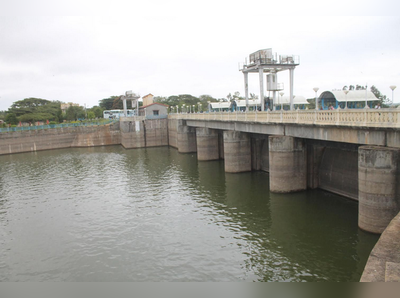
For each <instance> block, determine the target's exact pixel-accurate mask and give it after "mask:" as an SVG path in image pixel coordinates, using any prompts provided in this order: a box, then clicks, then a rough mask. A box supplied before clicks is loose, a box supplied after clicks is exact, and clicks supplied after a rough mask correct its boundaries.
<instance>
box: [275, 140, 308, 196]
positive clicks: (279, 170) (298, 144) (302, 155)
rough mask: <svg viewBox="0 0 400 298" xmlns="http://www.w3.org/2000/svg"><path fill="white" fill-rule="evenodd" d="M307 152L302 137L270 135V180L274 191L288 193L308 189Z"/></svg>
mask: <svg viewBox="0 0 400 298" xmlns="http://www.w3.org/2000/svg"><path fill="white" fill-rule="evenodd" d="M306 153H307V150H306V147H305V145H304V140H302V139H297V138H293V137H286V136H270V137H269V182H270V190H271V191H272V192H279V193H286V192H295V191H301V190H305V189H307V154H306Z"/></svg>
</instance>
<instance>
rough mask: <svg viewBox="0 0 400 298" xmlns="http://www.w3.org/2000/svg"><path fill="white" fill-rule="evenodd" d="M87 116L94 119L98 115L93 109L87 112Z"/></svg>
mask: <svg viewBox="0 0 400 298" xmlns="http://www.w3.org/2000/svg"><path fill="white" fill-rule="evenodd" d="M87 117H88V119H94V118H96V115H95V114H94V112H93V111H89V112H88V113H87Z"/></svg>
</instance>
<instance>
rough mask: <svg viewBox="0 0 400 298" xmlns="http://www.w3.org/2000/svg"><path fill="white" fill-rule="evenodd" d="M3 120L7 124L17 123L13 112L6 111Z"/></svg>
mask: <svg viewBox="0 0 400 298" xmlns="http://www.w3.org/2000/svg"><path fill="white" fill-rule="evenodd" d="M5 120H6V122H7V123H8V124H11V125H17V124H18V119H17V116H16V115H15V114H14V113H8V114H7V115H6V119H5Z"/></svg>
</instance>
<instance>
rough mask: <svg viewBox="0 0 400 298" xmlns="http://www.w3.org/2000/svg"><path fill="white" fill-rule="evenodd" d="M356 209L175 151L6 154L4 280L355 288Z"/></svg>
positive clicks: (0, 195) (0, 272)
mask: <svg viewBox="0 0 400 298" xmlns="http://www.w3.org/2000/svg"><path fill="white" fill-rule="evenodd" d="M377 240H378V236H376V235H372V234H369V233H365V232H363V231H361V230H359V229H358V227H357V202H355V201H351V200H348V199H345V198H343V197H340V196H337V195H334V194H331V193H328V192H324V191H320V190H313V191H306V192H300V193H295V194H273V193H270V192H269V186H268V173H265V172H251V173H242V174H228V173H225V172H224V162H223V161H222V160H221V161H212V162H198V161H197V158H196V154H180V153H178V152H177V150H176V149H173V148H169V147H159V148H147V149H135V150H125V149H124V148H122V147H120V146H110V147H96V148H79V149H78V148H75V149H62V150H53V151H42V152H33V153H25V154H16V155H3V156H0V280H1V281H358V280H359V278H360V276H361V274H362V271H363V269H364V266H365V263H366V260H367V258H368V255H369V253H370V252H371V250H372V248H373V246H374V245H375V243H376V241H377Z"/></svg>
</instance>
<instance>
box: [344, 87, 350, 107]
mask: <svg viewBox="0 0 400 298" xmlns="http://www.w3.org/2000/svg"><path fill="white" fill-rule="evenodd" d="M343 92H344V94H345V98H346V106H345V107H344V108H345V109H347V93H349V90H343Z"/></svg>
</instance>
